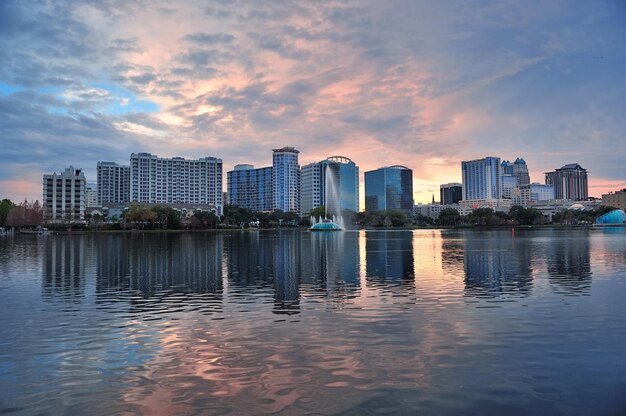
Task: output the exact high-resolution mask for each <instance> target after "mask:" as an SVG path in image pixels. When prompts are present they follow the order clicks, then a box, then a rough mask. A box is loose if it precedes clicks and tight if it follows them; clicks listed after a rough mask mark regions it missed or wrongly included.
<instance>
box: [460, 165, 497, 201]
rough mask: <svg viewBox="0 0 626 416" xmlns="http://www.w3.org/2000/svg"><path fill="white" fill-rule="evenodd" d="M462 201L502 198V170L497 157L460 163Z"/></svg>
mask: <svg viewBox="0 0 626 416" xmlns="http://www.w3.org/2000/svg"><path fill="white" fill-rule="evenodd" d="M461 174H462V178H463V200H464V201H472V200H489V199H501V198H502V179H501V176H502V168H501V166H500V158H499V157H486V158H483V159H475V160H469V161H464V162H461Z"/></svg>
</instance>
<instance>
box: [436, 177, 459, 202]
mask: <svg viewBox="0 0 626 416" xmlns="http://www.w3.org/2000/svg"><path fill="white" fill-rule="evenodd" d="M462 198H463V185H461V184H460V183H456V182H452V183H444V184H443V185H439V202H440V203H441V205H452V204H458V203H459V201H460V200H461V199H462Z"/></svg>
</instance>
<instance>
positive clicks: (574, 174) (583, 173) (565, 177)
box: [545, 163, 589, 201]
mask: <svg viewBox="0 0 626 416" xmlns="http://www.w3.org/2000/svg"><path fill="white" fill-rule="evenodd" d="M545 175H546V184H547V185H552V186H554V197H555V198H556V199H572V200H574V201H584V200H586V199H587V198H588V197H589V187H588V183H587V170H586V169H583V168H582V166H580V165H579V164H578V163H570V164H568V165H565V166H563V167H562V168H559V169H556V170H555V171H554V172H546V173H545Z"/></svg>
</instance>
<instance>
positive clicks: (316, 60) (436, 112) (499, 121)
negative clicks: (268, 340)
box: [0, 1, 626, 206]
mask: <svg viewBox="0 0 626 416" xmlns="http://www.w3.org/2000/svg"><path fill="white" fill-rule="evenodd" d="M261 6H262V7H261ZM625 17H626V6H624V4H623V3H620V2H617V1H616V2H612V1H606V2H599V3H594V4H588V3H586V2H551V3H549V4H543V5H535V6H533V7H532V8H531V7H530V6H528V5H526V4H523V3H522V4H519V3H517V2H497V3H490V2H481V3H480V4H468V3H455V2H449V3H446V4H431V3H429V2H396V3H394V4H393V5H387V4H380V3H378V2H366V1H348V2H345V3H342V4H341V5H337V4H329V5H321V4H309V3H308V2H302V3H298V2H278V3H277V2H268V3H263V4H259V3H258V2H254V3H252V2H250V3H247V2H233V3H230V4H222V3H214V4H212V5H204V6H199V5H197V4H195V3H192V2H181V3H177V5H176V9H172V8H168V7H166V3H161V2H150V1H147V2H145V3H142V4H141V5H140V4H139V3H113V2H98V3H97V4H88V3H83V2H71V1H62V2H55V3H52V4H48V5H40V4H38V3H33V4H29V3H28V2H20V3H17V2H2V4H0V23H1V24H0V27H2V29H1V33H2V36H1V37H0V42H2V46H3V48H2V52H1V54H2V58H3V62H9V63H10V65H6V66H5V67H4V68H3V69H2V70H1V71H0V119H1V120H3V121H2V122H1V123H0V136H1V137H2V138H3V139H2V143H3V145H4V146H3V147H4V148H3V151H2V152H0V196H1V197H3V198H4V197H8V198H11V199H13V200H15V201H20V200H22V199H24V198H28V199H31V200H32V199H41V177H42V175H43V174H44V173H49V172H59V171H61V170H62V169H64V168H65V167H67V166H70V165H74V166H77V167H80V168H82V169H83V171H84V173H85V175H86V177H87V178H88V179H90V180H94V179H95V178H96V164H97V162H98V161H112V162H117V163H122V164H126V163H127V161H128V155H130V154H131V153H137V152H150V153H153V154H158V155H159V156H160V157H167V158H169V157H174V156H182V157H185V158H189V159H197V158H201V157H206V156H213V157H219V158H221V159H223V160H224V172H227V171H230V170H232V169H233V167H234V166H235V165H237V164H241V163H250V164H253V165H255V166H267V165H269V162H270V159H269V158H268V153H267V152H268V149H272V148H281V147H283V146H294V147H296V148H297V149H299V150H300V151H301V154H300V165H301V166H303V165H306V164H308V163H310V162H313V161H319V160H323V159H324V158H326V157H327V156H328V155H332V154H341V155H346V156H348V157H350V158H351V159H353V160H354V161H355V163H357V164H358V165H359V167H360V171H361V177H360V184H361V185H360V186H361V189H360V195H361V206H364V201H363V198H364V195H365V193H364V188H363V186H364V178H363V172H365V171H369V170H373V169H377V168H379V167H381V166H390V165H406V166H408V167H410V168H411V169H412V170H413V172H414V191H415V192H414V199H415V202H428V201H430V200H431V197H432V195H433V194H435V195H438V194H439V185H440V184H444V183H449V182H460V181H461V171H460V168H459V167H460V162H461V161H463V160H472V159H477V158H480V157H484V156H485V155H495V156H498V157H501V158H502V159H508V160H513V159H515V158H518V157H521V158H524V159H525V160H526V161H527V162H528V167H529V170H530V179H531V182H540V183H543V182H544V180H543V179H544V176H543V172H547V171H551V170H554V169H557V168H559V167H561V166H564V165H566V164H570V163H580V164H581V165H582V166H584V167H585V169H588V170H589V173H590V176H589V194H590V196H595V197H600V196H601V195H602V194H603V193H608V192H610V191H616V190H619V189H622V188H626V170H625V169H624V168H623V162H622V161H623V159H624V157H625V156H626V151H625V150H623V149H624V147H623V146H621V147H620V146H616V144H619V143H621V142H623V134H624V133H623V132H624V131H625V130H626V121H624V120H623V117H622V116H621V112H622V110H621V109H623V108H625V107H626V103H624V100H625V99H626V98H625V97H626V94H625V93H626V85H625V83H624V82H623V74H622V71H621V68H623V66H624V63H626V53H625V52H626V49H625V48H626V47H625V46H624V44H623V42H622V41H621V39H623V38H624V35H626V28H625V27H624V26H623V24H621V22H623V19H624V18H625ZM224 176H225V175H224ZM223 189H226V183H225V179H224V183H223Z"/></svg>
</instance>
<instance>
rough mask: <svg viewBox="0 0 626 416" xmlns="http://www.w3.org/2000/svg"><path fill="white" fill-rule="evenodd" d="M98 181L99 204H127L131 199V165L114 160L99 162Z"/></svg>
mask: <svg viewBox="0 0 626 416" xmlns="http://www.w3.org/2000/svg"><path fill="white" fill-rule="evenodd" d="M96 176H97V182H98V201H97V205H94V206H98V207H101V206H103V204H107V203H114V204H125V203H127V202H129V201H130V166H123V165H118V164H117V163H113V162H98V165H97V166H96Z"/></svg>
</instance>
